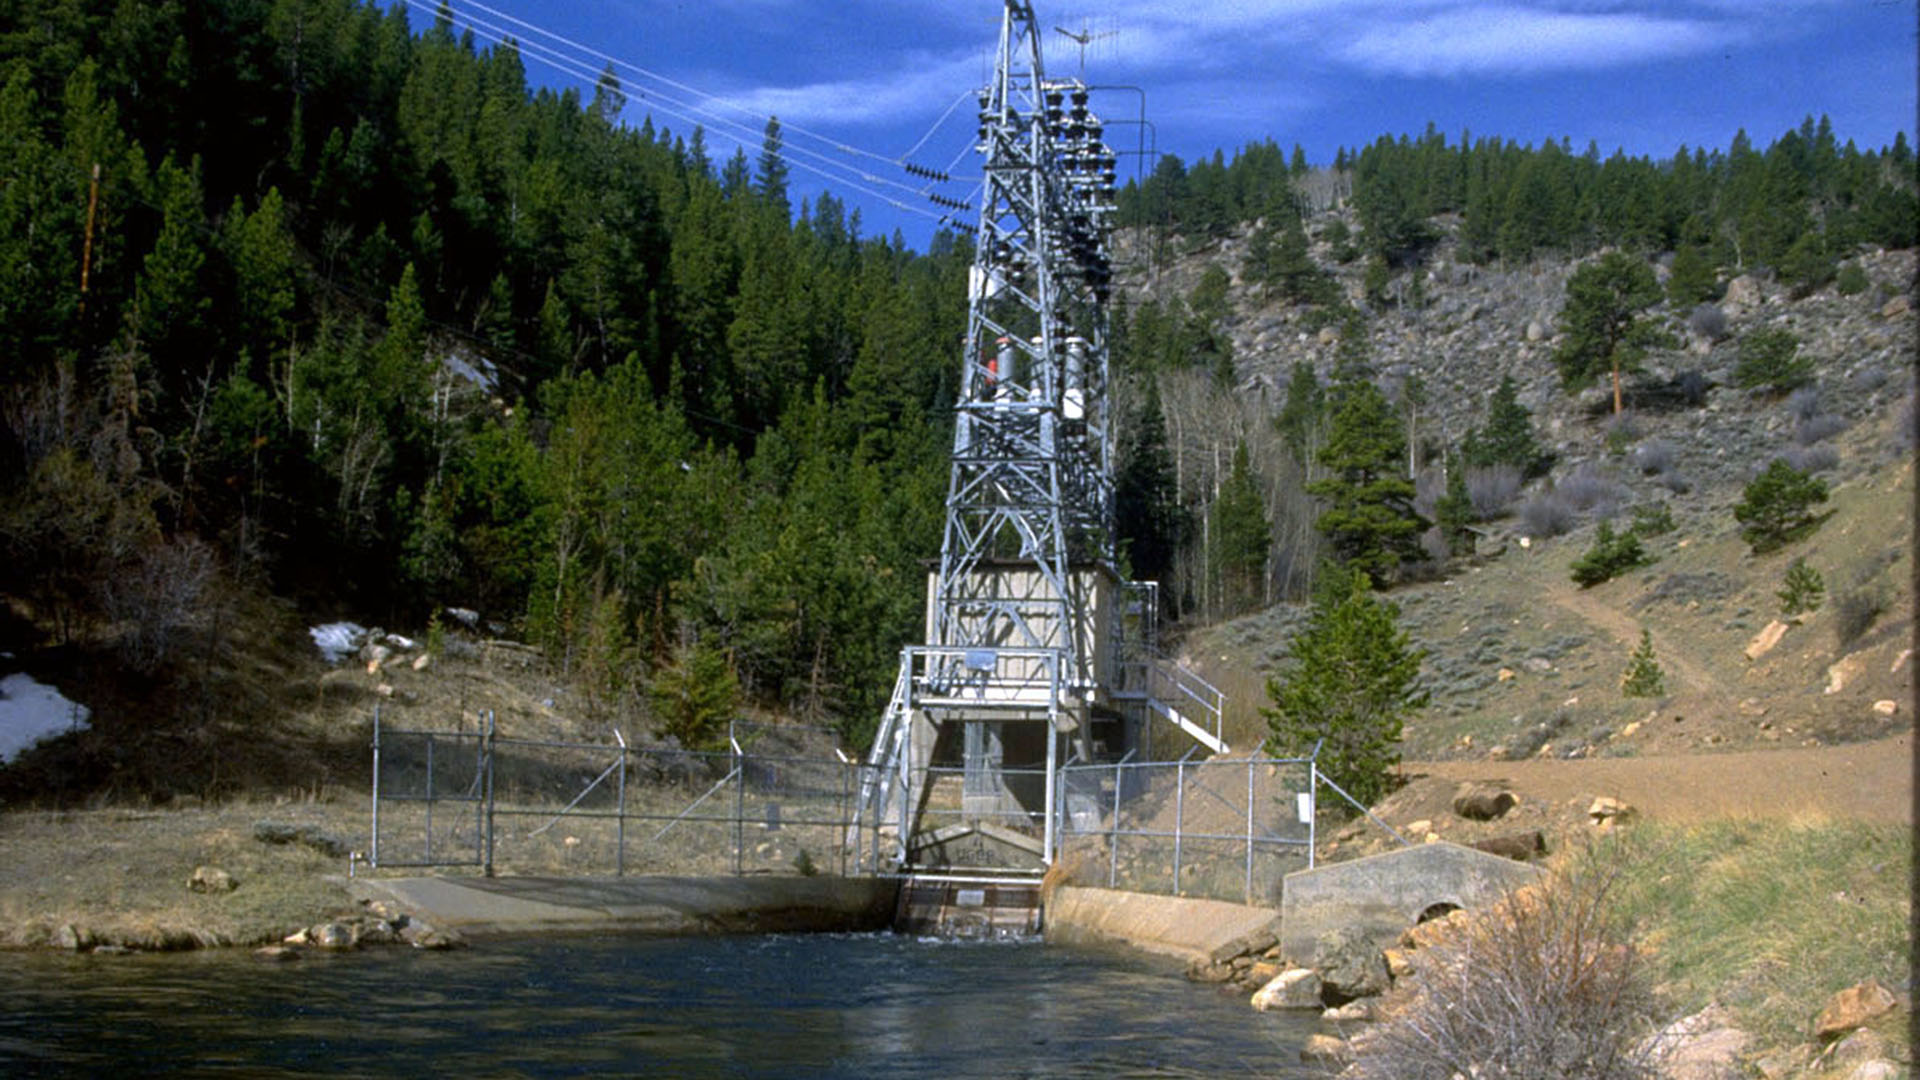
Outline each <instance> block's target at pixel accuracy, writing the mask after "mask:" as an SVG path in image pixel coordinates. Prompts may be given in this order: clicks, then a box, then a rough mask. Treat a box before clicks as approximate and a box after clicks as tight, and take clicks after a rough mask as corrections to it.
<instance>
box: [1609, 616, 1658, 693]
mask: <svg viewBox="0 0 1920 1080" xmlns="http://www.w3.org/2000/svg"><path fill="white" fill-rule="evenodd" d="M1620 692H1621V693H1622V694H1625V695H1626V696H1628V697H1638V698H1657V697H1659V696H1660V695H1662V694H1664V693H1666V692H1667V676H1666V673H1665V672H1663V671H1661V670H1660V661H1659V660H1656V659H1655V658H1654V655H1653V635H1652V634H1651V633H1649V632H1648V631H1647V629H1646V628H1645V627H1642V628H1641V629H1640V647H1639V648H1637V649H1635V650H1633V655H1632V656H1630V657H1628V658H1627V671H1626V674H1624V675H1622V676H1621V677H1620Z"/></svg>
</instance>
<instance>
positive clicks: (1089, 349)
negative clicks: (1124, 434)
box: [863, 0, 1220, 871]
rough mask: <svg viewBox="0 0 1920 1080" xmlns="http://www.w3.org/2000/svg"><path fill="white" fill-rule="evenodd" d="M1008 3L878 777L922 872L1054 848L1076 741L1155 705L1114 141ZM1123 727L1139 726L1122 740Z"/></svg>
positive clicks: (982, 118)
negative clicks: (1131, 522)
mask: <svg viewBox="0 0 1920 1080" xmlns="http://www.w3.org/2000/svg"><path fill="white" fill-rule="evenodd" d="M1002 2H1003V5H1004V16H1003V18H1002V20H1001V27H1000V41H999V51H998V59H997V62H996V64H995V66H994V74H993V80H992V82H991V83H989V84H988V85H987V86H986V87H985V88H984V89H983V90H981V91H980V94H979V99H978V100H979V128H978V142H977V145H976V149H977V150H978V152H979V153H980V154H981V155H982V157H983V158H984V172H985V179H984V181H983V184H982V187H981V191H980V203H979V224H978V228H977V232H975V237H976V243H977V246H976V248H975V251H974V260H973V265H972V267H971V269H970V272H969V277H968V311H967V333H966V338H965V342H964V353H963V356H962V363H961V379H960V389H959V400H958V402H957V403H956V405H955V421H954V437H953V455H952V460H951V465H950V472H949V481H948V487H947V499H946V523H945V531H944V535H943V538H942V541H941V548H940V561H939V566H938V569H937V570H935V571H934V572H933V573H932V575H931V579H930V581H929V586H928V605H927V608H928V610H927V644H925V645H922V646H916V647H911V648H908V649H906V650H905V651H904V652H903V654H902V659H901V668H900V676H899V679H898V680H897V681H896V684H895V688H894V694H893V699H892V701H891V703H890V704H889V707H888V711H887V716H886V718H885V720H884V721H883V723H882V726H881V730H880V733H879V736H878V739H877V740H876V742H875V745H874V751H873V757H872V761H873V763H874V764H876V765H878V766H880V767H881V768H880V771H879V772H878V773H877V774H876V775H875V776H874V777H873V778H872V779H871V780H870V782H869V784H868V785H867V786H866V787H865V788H864V789H863V792H864V805H865V806H866V807H867V808H868V809H869V810H870V811H873V812H878V813H880V815H881V816H882V817H883V818H884V819H885V820H884V823H883V828H884V831H885V835H887V836H888V837H890V838H891V842H892V846H893V849H894V851H893V854H894V858H895V860H896V861H897V862H899V863H902V864H905V865H908V866H909V867H910V868H914V869H925V868H927V867H928V866H945V867H951V866H956V865H961V864H962V863H963V862H964V857H963V856H965V855H968V854H970V855H972V856H976V857H978V858H986V859H987V860H988V865H985V866H982V865H981V864H980V863H979V862H978V861H975V862H972V863H965V865H968V866H971V867H973V868H975V869H977V870H996V871H1009V870H1012V869H1015V868H1014V867H1010V866H1008V865H1007V864H1006V859H1007V856H1008V852H1009V850H1010V848H1011V849H1023V850H1025V851H1026V852H1027V853H1029V854H1031V855H1033V856H1036V857H1037V863H1038V865H1045V864H1047V863H1050V862H1051V861H1052V858H1053V855H1054V850H1055V825H1056V821H1057V816H1058V813H1059V812H1060V810H1061V801H1060V798H1059V792H1058V791H1057V790H1056V788H1057V782H1056V779H1057V775H1058V766H1059V764H1060V762H1061V760H1062V755H1063V752H1069V753H1075V754H1077V756H1078V757H1079V758H1080V759H1082V760H1093V759H1094V758H1095V757H1096V756H1098V755H1099V754H1100V753H1101V752H1102V747H1101V745H1099V744H1097V743H1096V740H1095V738H1094V731H1093V728H1094V723H1095V721H1096V720H1097V719H1098V720H1106V721H1119V725H1118V726H1121V727H1124V726H1125V723H1126V716H1125V712H1126V706H1127V705H1128V704H1129V703H1132V704H1135V705H1142V706H1143V707H1142V708H1140V709H1137V710H1135V711H1136V712H1137V713H1138V714H1139V715H1138V716H1136V717H1135V728H1137V727H1138V724H1139V723H1140V722H1142V721H1143V718H1144V716H1145V708H1144V703H1147V702H1149V701H1151V699H1152V698H1153V693H1152V687H1153V680H1152V678H1150V677H1146V678H1143V677H1140V673H1141V672H1142V671H1144V670H1145V669H1144V668H1142V666H1141V663H1142V659H1143V657H1142V654H1141V653H1140V652H1139V650H1138V649H1134V650H1133V651H1131V652H1130V651H1129V649H1128V645H1127V641H1126V639H1127V638H1128V637H1129V635H1130V634H1131V635H1132V637H1133V638H1135V639H1136V640H1135V642H1134V644H1136V645H1137V644H1138V643H1139V641H1138V638H1139V632H1138V630H1134V631H1129V629H1128V627H1129V626H1135V627H1138V626H1140V625H1142V623H1143V620H1142V619H1140V618H1139V617H1138V614H1139V606H1140V605H1139V598H1140V597H1141V596H1143V595H1144V596H1146V597H1148V598H1150V597H1151V595H1152V592H1151V587H1150V586H1146V587H1142V586H1135V585H1133V584H1132V583H1129V582H1127V581H1125V580H1124V579H1123V578H1122V577H1121V576H1120V575H1119V573H1118V571H1117V570H1116V569H1115V567H1114V508H1113V456H1114V445H1113V444H1114V432H1113V426H1112V423H1111V416H1110V411H1109V400H1108V357H1107V322H1108V310H1107V303H1108V300H1109V298H1110V296H1111V294H1112V284H1113V270H1112V265H1111V261H1110V257H1109V254H1108V237H1109V233H1110V231H1111V225H1110V218H1111V215H1112V212H1113V208H1114V180H1115V154H1114V151H1113V150H1112V148H1111V147H1109V146H1108V145H1107V144H1106V143H1105V142H1104V141H1103V136H1104V126H1103V124H1102V122H1101V120H1100V118H1099V117H1098V116H1096V115H1095V114H1094V113H1093V112H1092V111H1091V110H1090V109H1089V88H1088V87H1087V85H1086V84H1085V83H1084V82H1082V81H1081V80H1079V79H1065V80H1049V79H1048V78H1047V77H1046V75H1045V72H1044V69H1043V67H1042V64H1041V43H1040V38H1041V29H1040V25H1039V23H1038V21H1037V20H1036V19H1035V17H1034V13H1033V7H1032V5H1031V4H1030V3H1028V2H1026V0H1002ZM1149 606H1150V605H1149ZM1130 610H1131V611H1132V612H1133V614H1134V615H1135V616H1136V617H1135V618H1133V619H1132V621H1131V622H1130V621H1129V618H1128V615H1129V611H1130ZM1144 625H1146V626H1150V625H1151V614H1150V613H1149V614H1148V615H1147V616H1146V618H1145V620H1144ZM1130 666H1131V670H1133V671H1134V672H1135V677H1133V678H1131V679H1129V678H1128V676H1127V670H1128V669H1129V667H1130ZM1208 689H1211V688H1208ZM1156 707H1157V708H1158V710H1159V711H1160V712H1161V713H1162V714H1163V715H1168V716H1171V717H1174V718H1175V719H1176V722H1177V723H1180V724H1181V725H1182V726H1183V727H1190V728H1193V729H1194V730H1199V727H1198V726H1196V725H1192V724H1191V723H1190V722H1189V721H1187V720H1186V719H1185V718H1183V717H1179V715H1178V714H1177V713H1176V712H1174V711H1173V710H1172V709H1170V708H1168V707H1166V706H1163V705H1162V706H1156ZM1217 715H1218V710H1217V708H1216V709H1215V717H1216V723H1215V732H1214V736H1213V738H1212V744H1214V745H1215V749H1218V748H1220V747H1219V746H1218V745H1217V727H1218V725H1217ZM1115 741H1122V742H1124V741H1127V738H1126V736H1125V735H1124V734H1123V735H1121V736H1119V737H1118V738H1117V739H1109V740H1107V745H1106V748H1107V749H1108V750H1111V749H1112V743H1114V742H1115ZM1203 741H1204V740H1203ZM954 763H957V764H958V765H959V766H960V768H959V769H958V770H957V771H958V772H959V773H960V774H961V776H962V778H963V783H962V785H961V787H962V790H961V792H960V793H959V798H958V799H957V800H955V799H952V798H943V799H941V800H939V804H940V805H939V807H938V809H940V810H942V811H944V812H949V813H953V814H955V815H957V816H958V817H959V818H960V821H959V822H957V823H950V824H949V825H948V826H946V827H945V828H944V829H937V830H927V831H930V832H933V833H938V834H939V835H940V836H941V837H945V839H938V840H935V841H928V842H927V843H926V844H923V845H921V847H919V848H916V846H915V840H914V837H915V835H916V834H915V830H916V829H917V828H919V826H920V825H921V817H922V815H923V813H931V810H929V797H930V794H931V792H932V791H933V789H934V788H935V787H936V786H938V785H939V784H940V783H941V779H940V773H941V771H942V770H941V766H942V765H948V764H954ZM948 787H949V788H950V787H951V783H950V781H949V782H948ZM952 794H953V793H952V792H951V791H950V790H949V791H948V792H947V795H949V796H951V795H952ZM955 801H957V802H958V804H959V805H958V807H957V808H955V807H953V806H952V805H951V804H952V803H953V802H955ZM969 830H971V832H969ZM1035 833H1038V834H1039V835H1037V836H1035V835H1033V834H1035ZM961 834H969V835H973V836H976V837H979V836H989V837H991V838H993V840H994V843H995V844H996V845H997V851H996V852H994V853H992V854H989V855H981V852H982V851H983V850H984V849H985V848H987V847H989V846H991V845H987V844H985V843H978V844H975V845H974V846H973V847H972V848H971V849H968V848H966V847H965V845H957V844H956V842H955V840H954V838H955V837H957V836H960V835H961ZM935 846H938V847H939V848H940V850H937V851H934V852H933V853H932V854H926V852H928V851H929V850H932V849H933V848H934V847H935ZM1017 853H1018V852H1017V850H1016V851H1015V854H1017ZM994 859H998V860H999V862H998V863H994V862H993V860H994Z"/></svg>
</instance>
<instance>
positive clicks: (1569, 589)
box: [1547, 581, 1735, 707]
mask: <svg viewBox="0 0 1920 1080" xmlns="http://www.w3.org/2000/svg"><path fill="white" fill-rule="evenodd" d="M1547 599H1548V600H1550V601H1552V602H1553V604H1554V605H1555V606H1556V607H1559V608H1561V609H1562V610H1565V611H1567V612H1570V613H1571V614H1573V615H1575V616H1576V617H1578V618H1581V619H1584V620H1586V621H1587V622H1588V623H1590V624H1592V625H1593V626H1595V627H1598V628H1599V629H1601V630H1604V631H1606V632H1607V633H1608V634H1610V635H1612V636H1613V638H1614V640H1616V641H1618V642H1619V643H1620V645H1621V646H1622V649H1621V655H1622V656H1625V655H1626V653H1627V651H1629V650H1632V649H1635V648H1638V647H1639V645H1640V630H1641V626H1642V624H1641V623H1640V622H1639V621H1638V620H1636V619H1634V618H1633V617H1632V616H1630V615H1628V614H1627V613H1626V612H1624V611H1621V610H1619V609H1618V608H1613V607H1608V606H1607V605H1606V604H1603V603H1601V602H1600V601H1599V600H1598V599H1597V598H1596V597H1594V596H1593V594H1591V593H1589V592H1588V591H1587V590H1585V589H1582V588H1580V587H1579V586H1578V585H1575V584H1573V583H1571V582H1564V581H1563V582H1557V583H1556V584H1555V585H1554V587H1553V588H1552V589H1549V590H1548V592H1547ZM1649 629H1651V628H1650V627H1649ZM1689 644H1690V643H1689V642H1688V641H1686V639H1684V638H1675V637H1673V636H1671V635H1663V634H1658V633H1656V634H1654V635H1653V651H1654V655H1655V656H1656V657H1658V658H1659V661H1660V666H1661V668H1663V669H1664V670H1665V671H1666V672H1667V674H1668V678H1669V690H1670V691H1671V692H1672V693H1673V694H1674V695H1676V696H1678V695H1682V694H1690V695H1695V696H1698V697H1700V698H1703V699H1704V700H1707V701H1713V702H1718V703H1720V704H1721V705H1722V707H1724V706H1726V705H1729V704H1731V703H1732V702H1733V701H1734V700H1735V697H1734V696H1733V693H1732V691H1730V690H1728V689H1727V687H1726V686H1725V685H1724V684H1722V683H1721V681H1720V680H1719V679H1718V678H1716V677H1715V676H1714V675H1713V673H1712V672H1711V671H1709V670H1708V669H1707V668H1706V667H1705V666H1704V665H1702V664H1699V663H1696V662H1695V661H1694V659H1693V655H1692V649H1691V648H1690V647H1689ZM1674 676H1678V678H1674Z"/></svg>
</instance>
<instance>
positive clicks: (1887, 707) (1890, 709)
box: [1873, 698, 1900, 716]
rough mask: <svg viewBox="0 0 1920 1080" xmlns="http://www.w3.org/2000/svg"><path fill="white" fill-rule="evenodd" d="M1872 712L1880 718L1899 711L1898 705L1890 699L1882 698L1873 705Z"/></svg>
mask: <svg viewBox="0 0 1920 1080" xmlns="http://www.w3.org/2000/svg"><path fill="white" fill-rule="evenodd" d="M1873 711H1874V712H1876V713H1878V714H1879V715H1881V716H1892V715H1893V714H1894V713H1897V712H1899V711H1900V703H1899V702H1897V701H1895V700H1893V699H1892V698H1882V699H1881V700H1879V701H1876V702H1874V703H1873Z"/></svg>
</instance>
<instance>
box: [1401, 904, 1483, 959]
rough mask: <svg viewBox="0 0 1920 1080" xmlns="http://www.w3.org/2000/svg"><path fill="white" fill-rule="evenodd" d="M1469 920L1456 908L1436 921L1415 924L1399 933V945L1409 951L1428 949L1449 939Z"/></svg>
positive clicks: (1429, 920) (1467, 916)
mask: <svg viewBox="0 0 1920 1080" xmlns="http://www.w3.org/2000/svg"><path fill="white" fill-rule="evenodd" d="M1469 918H1471V916H1469V915H1468V914H1467V913H1466V912H1465V911H1464V910H1460V909H1458V908H1456V909H1455V910H1453V911H1449V912H1447V913H1446V914H1445V915H1442V916H1441V917H1439V918H1437V919H1428V920H1427V921H1425V922H1421V923H1415V924H1413V925H1412V926H1409V927H1407V928H1406V929H1405V930H1403V931H1401V932H1400V944H1401V945H1403V946H1405V947H1407V948H1409V949H1430V948H1432V947H1433V946H1435V945H1438V944H1439V943H1440V942H1442V941H1445V940H1446V939H1447V938H1449V937H1451V936H1452V935H1453V933H1454V932H1455V931H1456V930H1458V929H1460V928H1461V927H1462V926H1464V925H1465V924H1466V921H1467V919H1469Z"/></svg>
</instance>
